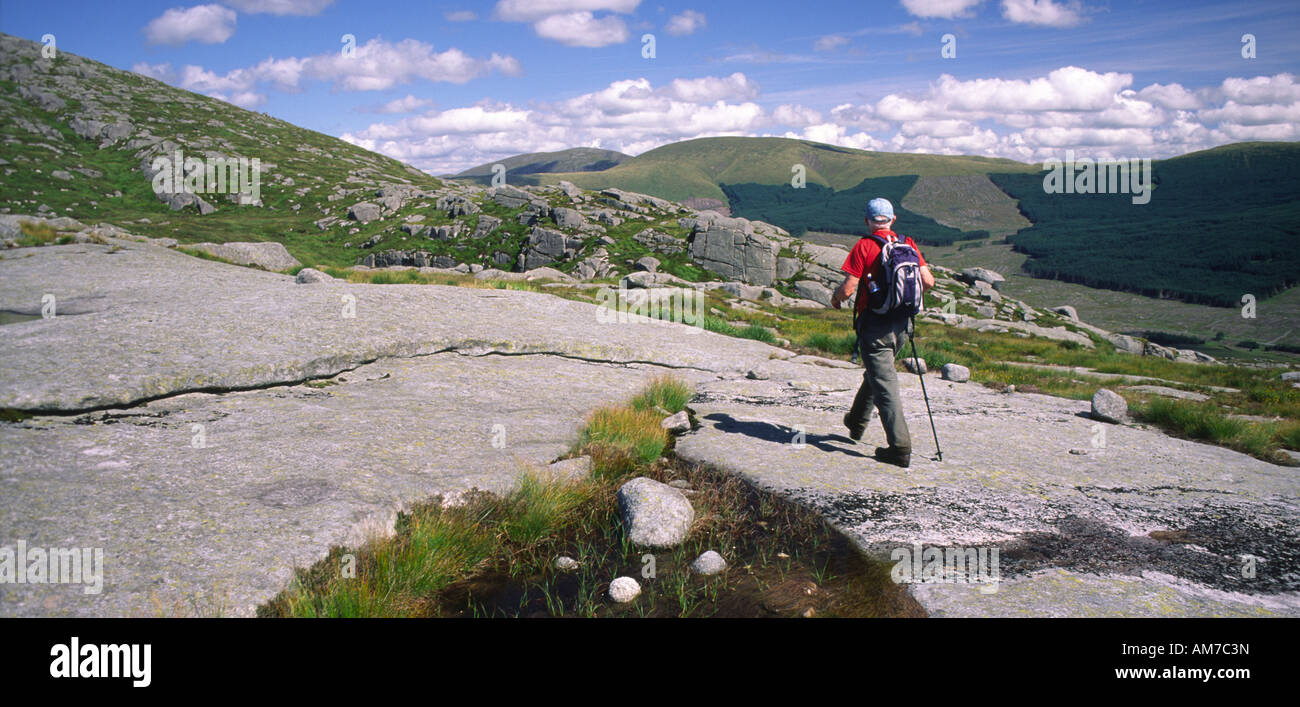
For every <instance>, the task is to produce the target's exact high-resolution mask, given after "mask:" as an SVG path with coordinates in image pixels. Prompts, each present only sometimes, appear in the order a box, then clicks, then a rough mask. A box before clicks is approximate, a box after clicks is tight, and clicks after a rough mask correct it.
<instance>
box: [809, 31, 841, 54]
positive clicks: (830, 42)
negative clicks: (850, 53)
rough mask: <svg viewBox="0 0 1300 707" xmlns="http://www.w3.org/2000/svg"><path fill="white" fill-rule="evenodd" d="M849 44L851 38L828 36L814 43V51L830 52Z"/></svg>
mask: <svg viewBox="0 0 1300 707" xmlns="http://www.w3.org/2000/svg"><path fill="white" fill-rule="evenodd" d="M848 43H849V38H848V37H845V36H844V35H842V34H828V35H826V36H825V37H819V38H818V39H817V41H815V42H813V49H814V50H816V51H819V52H828V51H831V50H832V49H838V48H840V47H842V46H844V45H845V44H848Z"/></svg>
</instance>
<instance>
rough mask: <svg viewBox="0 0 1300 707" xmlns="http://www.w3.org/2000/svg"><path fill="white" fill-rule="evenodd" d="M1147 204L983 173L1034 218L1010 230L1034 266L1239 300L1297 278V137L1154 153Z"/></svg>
mask: <svg viewBox="0 0 1300 707" xmlns="http://www.w3.org/2000/svg"><path fill="white" fill-rule="evenodd" d="M1152 173H1153V180H1154V182H1155V185H1156V186H1155V189H1154V190H1153V191H1152V192H1151V199H1150V203H1146V204H1141V203H1133V199H1132V198H1131V195H1130V194H1055V193H1047V192H1046V191H1045V189H1044V183H1043V177H1044V174H1045V173H1038V174H1023V173H1021V174H995V175H992V176H991V179H992V180H993V181H994V183H996V184H997V185H998V186H999V187H1001V188H1002V189H1003V190H1005V191H1006V192H1007V193H1009V194H1011V195H1012V196H1013V197H1015V198H1017V199H1019V200H1020V208H1021V210H1022V211H1023V212H1024V213H1025V215H1026V216H1027V217H1028V218H1029V220H1030V221H1032V222H1033V223H1034V225H1033V226H1032V227H1031V228H1028V229H1026V230H1024V231H1021V232H1020V233H1018V234H1016V235H1015V236H1012V237H1011V243H1012V244H1013V245H1014V246H1015V248H1016V250H1018V251H1020V252H1023V253H1025V254H1027V255H1029V256H1030V259H1029V260H1027V261H1026V262H1025V264H1024V268H1025V269H1026V271H1028V272H1029V273H1031V274H1033V275H1037V276H1040V277H1050V278H1055V279H1061V280H1066V281H1069V282H1076V283H1080V284H1084V285H1090V286H1094V287H1104V288H1108V289H1120V290H1127V291H1132V292H1137V293H1140V294H1144V295H1148V296H1152V297H1161V298H1164V297H1169V298H1175V299H1180V300H1184V301H1187V302H1196V303H1203V304H1211V305H1215V306H1221V307H1238V306H1240V305H1241V298H1242V296H1243V295H1244V294H1252V295H1254V296H1255V297H1256V298H1257V299H1261V300H1262V299H1265V298H1267V297H1270V296H1273V295H1276V294H1278V293H1280V292H1282V291H1283V290H1286V289H1287V288H1289V287H1291V286H1293V285H1295V284H1296V283H1297V282H1300V249H1297V248H1296V245H1297V243H1298V242H1300V204H1297V203H1296V202H1295V201H1294V199H1295V195H1296V194H1300V144H1297V143H1242V144H1236V145H1227V146H1224V147H1220V148H1216V149H1213V150H1206V151H1203V152H1197V153H1193V154H1189V155H1184V156H1182V157H1177V158H1174V159H1169V160H1162V161H1158V162H1156V163H1155V164H1154V165H1153V167H1152Z"/></svg>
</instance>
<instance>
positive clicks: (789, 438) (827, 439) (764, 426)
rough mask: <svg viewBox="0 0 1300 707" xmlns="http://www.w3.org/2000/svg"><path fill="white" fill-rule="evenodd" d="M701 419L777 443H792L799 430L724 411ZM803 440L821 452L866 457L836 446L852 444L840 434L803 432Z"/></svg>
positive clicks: (725, 428)
mask: <svg viewBox="0 0 1300 707" xmlns="http://www.w3.org/2000/svg"><path fill="white" fill-rule="evenodd" d="M702 419H704V420H708V421H709V422H712V423H713V428H714V429H716V430H718V431H719V432H729V433H734V434H742V435H746V436H748V437H753V438H754V439H761V440H763V441H764V442H776V443H778V444H794V443H796V442H797V441H798V436H799V431H798V430H796V429H794V428H793V427H790V426H788V425H776V424H773V423H771V422H762V421H759V420H737V419H736V418H734V417H732V416H731V415H728V414H727V413H724V412H715V413H711V414H708V415H705V416H704V417H703V418H702ZM803 442H804V444H807V445H810V446H813V447H816V448H817V449H820V450H821V451H823V452H840V453H841V454H847V455H849V456H851V457H862V458H864V459H865V458H867V455H865V454H863V453H862V452H859V451H856V450H853V449H847V448H845V447H840V446H837V445H836V444H835V443H838V444H853V440H851V439H849V438H848V437H845V436H842V435H817V434H807V433H804V435H803Z"/></svg>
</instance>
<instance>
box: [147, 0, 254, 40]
mask: <svg viewBox="0 0 1300 707" xmlns="http://www.w3.org/2000/svg"><path fill="white" fill-rule="evenodd" d="M234 33H235V11H234V10H231V9H230V8H227V7H222V6H220V5H195V6H194V7H190V8H185V9H181V8H179V7H174V8H172V9H170V10H168V11H166V12H164V13H163V14H161V15H159V16H158V17H155V18H153V19H152V20H150V21H149V24H147V25H145V26H144V34H145V38H146V39H147V40H148V42H149V44H170V45H173V46H180V45H182V44H184V43H186V42H201V43H203V44H221V43H222V42H225V41H226V40H227V39H230V37H231V35H233V34H234Z"/></svg>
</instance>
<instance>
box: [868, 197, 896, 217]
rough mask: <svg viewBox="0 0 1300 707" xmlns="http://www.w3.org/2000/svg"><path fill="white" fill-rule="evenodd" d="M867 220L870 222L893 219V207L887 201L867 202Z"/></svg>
mask: <svg viewBox="0 0 1300 707" xmlns="http://www.w3.org/2000/svg"><path fill="white" fill-rule="evenodd" d="M867 218H869V219H871V220H872V221H889V220H890V219H892V218H894V205H893V204H891V203H889V199H881V198H875V199H872V200H871V201H868V202H867Z"/></svg>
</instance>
